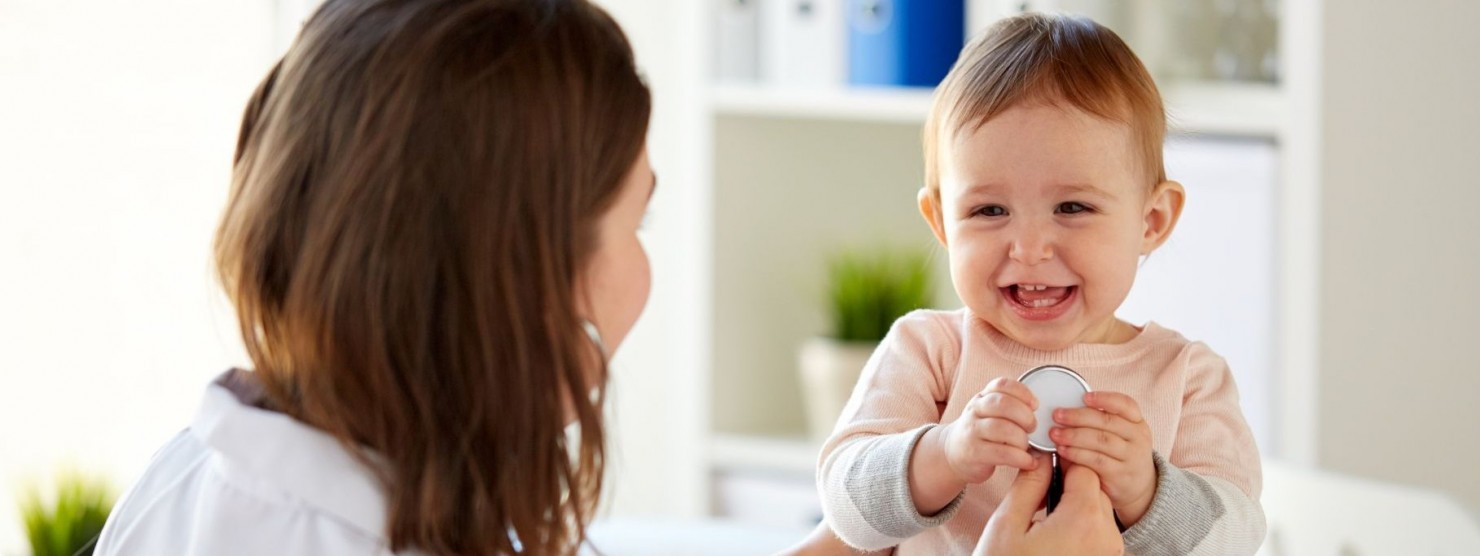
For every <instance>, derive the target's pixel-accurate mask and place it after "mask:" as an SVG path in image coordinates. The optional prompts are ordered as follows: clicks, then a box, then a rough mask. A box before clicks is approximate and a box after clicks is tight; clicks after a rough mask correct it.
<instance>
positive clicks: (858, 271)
mask: <svg viewBox="0 0 1480 556" xmlns="http://www.w3.org/2000/svg"><path fill="white" fill-rule="evenodd" d="M827 275H828V282H827V302H828V313H829V320H830V321H831V324H832V332H831V334H830V335H827V336H820V337H813V338H810V339H808V340H807V341H806V342H804V343H803V344H802V347H801V353H800V354H799V363H800V367H801V375H802V391H803V397H804V399H805V402H806V411H807V421H808V423H807V425H808V429H809V430H810V431H811V433H812V436H813V437H815V438H826V437H827V435H828V434H829V433H831V432H832V429H833V425H834V424H835V423H836V422H837V420H838V415H839V414H841V413H842V412H843V406H844V405H846V404H847V403H848V397H849V395H851V394H852V392H853V386H854V384H856V383H857V382H858V376H859V374H860V373H861V372H862V371H863V366H864V364H865V363H867V362H868V359H869V357H870V356H871V355H872V354H873V352H874V348H876V347H878V345H879V341H880V340H883V339H884V335H885V334H887V333H888V332H889V327H891V326H893V325H894V321H895V320H896V319H898V318H899V317H901V316H904V314H905V313H908V312H910V311H912V310H915V309H919V308H922V307H927V306H929V305H930V302H931V299H932V296H933V292H932V287H931V286H932V283H933V282H932V278H931V272H930V261H929V256H928V254H927V253H926V252H923V251H903V250H881V251H874V252H862V251H844V252H840V253H838V254H836V255H834V256H833V257H832V258H831V259H830V260H829V261H828V273H827Z"/></svg>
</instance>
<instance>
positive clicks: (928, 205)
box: [918, 186, 947, 247]
mask: <svg viewBox="0 0 1480 556" xmlns="http://www.w3.org/2000/svg"><path fill="white" fill-rule="evenodd" d="M918 198H919V201H920V216H921V217H923V218H925V223H926V224H929V225H930V231H931V232H934V233H935V240H936V241H939V242H940V246H941V247H947V245H946V228H945V221H944V220H942V216H943V215H942V214H941V209H940V191H939V190H935V189H931V188H930V186H925V187H921V188H920V193H919V195H918Z"/></svg>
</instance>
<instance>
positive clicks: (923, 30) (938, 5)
mask: <svg viewBox="0 0 1480 556" xmlns="http://www.w3.org/2000/svg"><path fill="white" fill-rule="evenodd" d="M847 1H848V15H847V17H848V83H850V84H853V85H888V86H905V87H934V86H936V85H938V84H940V81H941V79H944V78H945V76H946V73H947V72H949V71H950V70H951V64H954V63H955V62H956V56H957V55H958V54H959V53H960V52H961V47H962V46H963V45H964V44H965V43H966V2H965V0H847Z"/></svg>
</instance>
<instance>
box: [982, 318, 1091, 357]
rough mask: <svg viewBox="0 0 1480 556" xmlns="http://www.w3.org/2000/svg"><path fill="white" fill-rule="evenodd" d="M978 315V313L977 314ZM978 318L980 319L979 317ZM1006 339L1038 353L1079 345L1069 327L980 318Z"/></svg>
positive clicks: (1077, 339) (1077, 338) (1077, 337)
mask: <svg viewBox="0 0 1480 556" xmlns="http://www.w3.org/2000/svg"><path fill="white" fill-rule="evenodd" d="M978 315H980V313H978ZM978 318H981V317H980V316H979V317H978ZM982 320H984V321H986V322H987V324H989V325H991V326H992V328H994V329H996V330H997V331H998V332H1000V333H1002V335H1003V336H1006V337H1007V338H1008V339H1010V340H1012V341H1014V342H1017V343H1019V344H1021V345H1023V346H1025V347H1028V348H1031V349H1034V350H1038V351H1060V350H1065V349H1069V348H1071V347H1074V344H1077V343H1079V336H1080V335H1079V334H1076V333H1075V331H1073V330H1071V329H1070V327H1067V326H1061V325H1057V324H1056V323H1055V324H1049V323H1028V324H1027V325H1024V323H1021V322H1014V321H1012V320H1011V319H1004V318H1001V316H1000V315H999V316H994V317H992V318H982Z"/></svg>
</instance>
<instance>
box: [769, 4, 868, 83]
mask: <svg viewBox="0 0 1480 556" xmlns="http://www.w3.org/2000/svg"><path fill="white" fill-rule="evenodd" d="M844 3H845V0H762V5H761V38H762V45H761V51H762V52H763V53H764V55H763V56H762V57H761V70H762V73H763V75H764V76H765V78H766V79H765V80H766V81H767V82H768V83H769V84H771V85H775V86H778V87H789V88H821V87H834V86H841V85H842V84H843V83H844V81H845V79H846V77H847V59H846V58H845V57H844V54H845V46H846V41H847V37H848V34H847V25H846V24H845V21H844V19H843V8H844Z"/></svg>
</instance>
